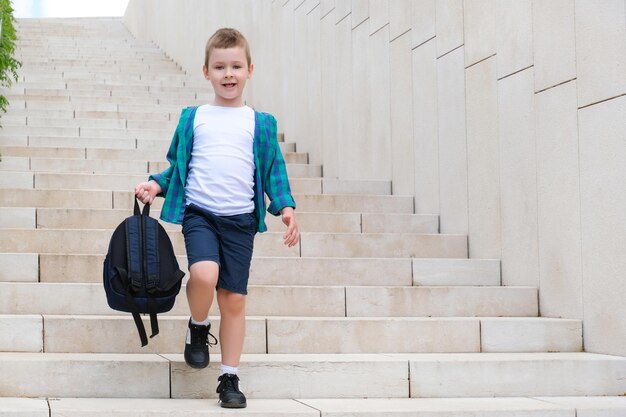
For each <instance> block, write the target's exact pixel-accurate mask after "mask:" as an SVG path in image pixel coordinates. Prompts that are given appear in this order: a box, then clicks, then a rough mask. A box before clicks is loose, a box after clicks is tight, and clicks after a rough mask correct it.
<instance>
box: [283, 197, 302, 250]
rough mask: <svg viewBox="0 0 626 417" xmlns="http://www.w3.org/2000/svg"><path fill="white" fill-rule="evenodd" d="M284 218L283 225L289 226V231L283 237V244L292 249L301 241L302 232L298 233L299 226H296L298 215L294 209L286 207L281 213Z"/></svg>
mask: <svg viewBox="0 0 626 417" xmlns="http://www.w3.org/2000/svg"><path fill="white" fill-rule="evenodd" d="M280 214H281V215H282V218H283V223H285V225H286V226H287V231H286V232H285V234H284V235H283V242H284V243H285V245H287V246H288V247H292V246H295V245H297V244H298V241H300V232H299V231H298V225H297V224H296V213H295V212H294V210H293V207H285V208H283V209H282V210H281V211H280Z"/></svg>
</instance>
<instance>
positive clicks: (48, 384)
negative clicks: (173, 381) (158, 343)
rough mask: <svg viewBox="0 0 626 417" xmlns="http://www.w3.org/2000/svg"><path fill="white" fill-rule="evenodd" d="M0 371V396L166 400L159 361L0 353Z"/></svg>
mask: <svg viewBox="0 0 626 417" xmlns="http://www.w3.org/2000/svg"><path fill="white" fill-rule="evenodd" d="M0 369H1V370H2V372H0V386H2V387H3V391H2V393H3V395H6V396H14V397H26V396H28V397H111V398H113V397H120V398H124V397H142V398H168V397H169V380H170V379H169V362H168V361H167V360H166V359H164V358H163V357H161V356H159V355H148V354H137V355H114V354H99V355H96V354H88V353H85V354H61V353H59V354H57V353H19V354H16V353H0ZM146 381H150V383H149V384H146V383H145V382H146Z"/></svg>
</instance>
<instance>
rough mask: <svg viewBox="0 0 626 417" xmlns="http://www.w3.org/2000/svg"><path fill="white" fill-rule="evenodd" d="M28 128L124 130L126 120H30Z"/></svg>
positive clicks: (31, 118) (32, 118) (33, 118)
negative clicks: (53, 127)
mask: <svg viewBox="0 0 626 417" xmlns="http://www.w3.org/2000/svg"><path fill="white" fill-rule="evenodd" d="M28 126H37V127H46V126H55V127H79V128H80V127H101V128H107V129H124V128H125V127H126V120H123V119H50V118H35V117H29V118H28Z"/></svg>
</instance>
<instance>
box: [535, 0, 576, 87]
mask: <svg viewBox="0 0 626 417" xmlns="http://www.w3.org/2000/svg"><path fill="white" fill-rule="evenodd" d="M574 3H575V0H558V1H551V2H545V1H537V0H534V1H533V4H532V16H533V57H534V67H535V91H541V90H544V89H546V88H549V87H552V86H555V85H557V84H559V83H562V82H565V81H569V80H572V79H574V78H576V22H575V13H574Z"/></svg>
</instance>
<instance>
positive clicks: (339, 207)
mask: <svg viewBox="0 0 626 417" xmlns="http://www.w3.org/2000/svg"><path fill="white" fill-rule="evenodd" d="M290 182H291V183H292V184H293V185H292V187H291V190H292V191H293V193H294V199H295V200H296V206H297V209H296V210H297V211H298V212H300V211H304V212H316V213H320V212H333V213H336V212H343V213H354V212H363V211H365V212H367V213H402V214H410V213H413V197H410V196H395V195H394V196H377V195H330V194H318V193H317V192H316V191H317V189H316V188H315V187H314V186H315V185H319V184H320V181H319V180H317V179H307V178H295V179H290ZM134 187H135V185H133V189H134ZM296 187H301V188H309V189H310V190H309V191H311V192H307V193H306V194H300V192H299V191H298V189H297V188H296ZM113 194H114V207H115V208H119V209H126V210H132V209H133V201H134V200H133V199H134V194H133V193H132V192H129V191H115V192H114V193H113ZM152 204H153V206H154V207H156V208H160V207H161V206H162V204H163V199H162V198H157V199H156V200H155V201H154V202H153V203H152ZM463 257H464V258H466V257H467V256H463Z"/></svg>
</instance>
